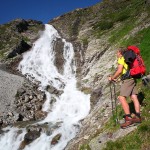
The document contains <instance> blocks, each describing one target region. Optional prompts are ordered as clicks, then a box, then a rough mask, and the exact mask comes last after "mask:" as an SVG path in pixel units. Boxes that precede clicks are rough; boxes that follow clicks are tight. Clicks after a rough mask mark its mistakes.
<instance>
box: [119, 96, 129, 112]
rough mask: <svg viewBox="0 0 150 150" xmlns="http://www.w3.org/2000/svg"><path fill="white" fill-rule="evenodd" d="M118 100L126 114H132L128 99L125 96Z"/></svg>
mask: <svg viewBox="0 0 150 150" xmlns="http://www.w3.org/2000/svg"><path fill="white" fill-rule="evenodd" d="M118 99H119V101H120V103H121V105H122V108H123V110H124V113H125V114H130V109H129V105H128V103H127V101H126V98H125V97H124V96H118Z"/></svg>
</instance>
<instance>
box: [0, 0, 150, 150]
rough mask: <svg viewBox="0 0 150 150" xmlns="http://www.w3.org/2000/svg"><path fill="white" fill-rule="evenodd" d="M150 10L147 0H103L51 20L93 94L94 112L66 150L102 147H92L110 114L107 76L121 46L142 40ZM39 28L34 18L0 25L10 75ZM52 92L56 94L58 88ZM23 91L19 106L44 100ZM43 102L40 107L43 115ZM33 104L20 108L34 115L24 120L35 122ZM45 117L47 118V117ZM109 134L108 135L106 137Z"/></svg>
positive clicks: (0, 43)
mask: <svg viewBox="0 0 150 150" xmlns="http://www.w3.org/2000/svg"><path fill="white" fill-rule="evenodd" d="M149 6H150V1H149V0H131V1H129V0H104V1H103V2H101V3H98V4H97V5H95V6H92V7H89V8H85V9H77V10H75V11H73V12H70V13H67V14H64V15H62V16H60V17H57V18H55V19H53V20H51V21H49V24H51V25H53V26H54V27H55V28H56V29H57V30H58V31H59V33H60V34H61V35H62V36H63V37H64V38H66V39H67V40H68V41H71V42H72V43H73V45H74V49H75V59H76V64H77V79H78V88H79V89H80V90H82V91H83V92H85V93H88V94H89V93H90V94H91V111H90V114H89V115H88V116H87V117H86V118H85V119H84V120H82V121H81V123H82V128H81V130H80V132H79V133H78V135H77V136H76V137H75V139H73V140H72V141H70V143H69V144H68V145H67V147H66V150H78V149H80V146H82V145H83V144H84V143H87V142H90V144H89V145H90V148H91V149H92V150H99V149H100V148H99V147H101V144H98V143H94V144H93V143H92V139H93V140H94V139H96V140H95V141H97V138H98V137H99V136H98V133H99V132H100V130H101V129H102V127H103V126H104V125H105V123H106V122H107V121H108V120H109V118H110V116H111V101H110V93H109V83H108V81H107V76H108V75H109V74H111V73H112V72H114V70H115V65H116V61H115V57H114V55H115V52H116V50H117V48H118V47H119V46H127V45H128V44H129V43H131V44H137V45H138V44H139V41H138V40H137V41H136V42H132V41H131V40H130V38H133V37H136V36H137V35H139V36H140V33H141V32H142V31H143V30H144V29H149V27H150V17H149V15H150V10H149ZM41 30H43V24H42V23H41V22H39V21H33V20H27V21H26V20H20V19H19V20H14V21H12V22H10V23H8V24H5V25H1V26H0V33H1V35H0V56H1V62H3V63H4V64H6V65H7V68H8V69H9V70H10V71H11V72H13V73H15V74H16V71H15V70H16V66H17V64H18V62H19V61H20V59H21V54H22V53H24V52H25V51H27V50H29V49H30V48H31V46H32V44H33V42H34V41H35V40H36V39H37V38H38V35H39V34H40V33H39V31H41ZM129 41H130V42H129ZM61 46H62V45H61V41H59V40H58V41H57V42H56V47H55V48H56V50H57V53H56V66H57V68H58V69H60V68H62V67H61V66H60V65H61V64H62V63H63V60H62V57H61V55H60V52H59V48H60V47H61ZM12 70H13V71H12ZM60 72H61V70H60ZM17 74H19V72H17ZM31 89H33V91H34V93H32V92H31V91H32V90H31ZM51 90H52V91H53V92H55V90H54V89H51ZM117 90H118V89H117ZM23 91H25V92H23ZM23 91H20V93H21V94H20V95H19V97H18V98H16V101H17V104H18V103H22V100H24V99H26V100H27V101H26V102H27V104H28V102H29V101H30V100H31V101H34V100H35V101H36V100H37V99H38V97H40V96H38V95H42V93H38V91H37V89H36V87H35V86H34V85H33V87H29V86H25V87H24V85H23ZM35 91H36V92H35ZM35 93H36V94H35ZM26 95H28V97H26ZM42 96H43V98H41V103H43V102H42V101H44V95H42ZM24 97H26V98H24ZM26 102H25V103H26ZM41 103H40V104H39V103H38V104H37V107H38V110H39V111H40V106H41ZM39 105H40V106H39ZM20 106H21V105H20ZM30 106H31V108H30V109H26V108H23V107H19V109H18V110H20V109H23V112H24V110H26V113H28V112H29V111H30V115H26V114H25V113H22V114H21V115H22V116H23V117H24V118H25V120H36V119H35V112H36V111H35V110H36V109H35V108H34V109H33V108H32V102H31V103H30ZM26 107H28V105H26ZM31 112H32V113H31ZM31 114H32V115H31ZM26 116H31V118H27V117H26ZM41 117H44V114H42V115H41ZM131 130H132V129H131ZM106 135H107V133H106V134H104V136H103V137H105V136H106ZM118 135H119V133H118V134H117V133H116V138H118V137H119V136H118ZM97 144H98V145H97Z"/></svg>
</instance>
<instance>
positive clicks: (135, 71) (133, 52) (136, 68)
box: [125, 45, 146, 78]
mask: <svg viewBox="0 0 150 150" xmlns="http://www.w3.org/2000/svg"><path fill="white" fill-rule="evenodd" d="M125 55H126V56H125V61H126V63H127V64H128V65H129V69H130V75H131V76H132V77H135V78H139V77H141V76H143V75H144V74H145V72H146V67H145V65H144V61H143V59H142V57H141V55H140V49H139V48H138V47H136V46H134V45H131V46H128V47H127V53H126V54H125Z"/></svg>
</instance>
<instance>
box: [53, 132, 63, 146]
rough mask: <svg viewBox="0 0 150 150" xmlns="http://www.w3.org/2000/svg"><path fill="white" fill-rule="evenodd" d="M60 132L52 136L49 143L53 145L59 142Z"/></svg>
mask: <svg viewBox="0 0 150 150" xmlns="http://www.w3.org/2000/svg"><path fill="white" fill-rule="evenodd" d="M61 136H62V135H61V134H60V133H59V134H57V135H56V136H54V137H53V139H52V141H51V145H55V144H57V143H58V142H59V140H60V138H61Z"/></svg>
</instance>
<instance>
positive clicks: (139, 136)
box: [80, 0, 150, 150]
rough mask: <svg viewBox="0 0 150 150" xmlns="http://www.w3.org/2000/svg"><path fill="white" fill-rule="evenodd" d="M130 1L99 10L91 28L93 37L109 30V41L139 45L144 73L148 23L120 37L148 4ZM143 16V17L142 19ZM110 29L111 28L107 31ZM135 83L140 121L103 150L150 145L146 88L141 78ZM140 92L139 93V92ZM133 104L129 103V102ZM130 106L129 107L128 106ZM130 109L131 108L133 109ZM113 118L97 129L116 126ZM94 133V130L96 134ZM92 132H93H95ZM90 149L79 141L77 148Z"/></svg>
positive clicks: (149, 63)
mask: <svg viewBox="0 0 150 150" xmlns="http://www.w3.org/2000/svg"><path fill="white" fill-rule="evenodd" d="M130 2H131V3H130V5H128V6H127V7H126V6H125V7H124V5H122V3H120V5H122V6H120V7H121V9H120V10H117V11H115V12H113V13H111V12H109V11H107V13H103V18H105V19H104V20H103V19H101V20H100V21H99V22H98V23H97V24H95V25H94V26H93V29H94V30H95V32H94V34H95V36H97V38H100V37H101V35H103V34H105V33H107V32H111V36H110V38H109V41H110V43H111V44H117V45H118V46H128V45H137V46H139V48H140V49H141V55H142V57H143V59H144V62H145V65H146V68H147V73H149V72H150V58H149V57H150V27H148V28H145V29H142V30H140V31H139V32H137V33H136V34H135V35H134V36H132V37H129V38H124V37H125V36H126V35H128V34H129V32H130V31H131V30H132V29H134V28H135V27H136V26H139V25H140V23H141V22H138V21H137V19H138V16H140V14H141V13H142V12H144V13H145V12H146V13H147V14H148V16H147V17H146V18H145V20H146V19H147V18H149V17H150V10H149V7H147V6H146V5H145V1H144V0H131V1H130ZM145 20H144V21H145ZM117 23H121V26H120V27H118V28H117V29H116V30H113V26H114V25H115V24H117ZM111 30H112V31H111ZM138 87H139V92H140V95H139V98H140V100H141V108H142V112H141V113H142V117H143V121H142V123H141V124H140V125H139V126H138V127H137V129H136V130H135V131H134V132H132V133H130V134H129V135H127V136H125V137H123V138H121V139H119V140H117V141H115V142H112V141H109V142H107V146H106V148H105V150H146V149H150V89H148V88H146V87H144V86H143V85H142V82H141V80H139V81H138ZM141 95H142V96H141ZM131 106H133V105H131ZM131 109H133V107H132V108H131ZM133 111H134V110H133ZM118 114H119V116H118V117H119V119H121V118H122V115H123V111H122V108H121V106H118ZM113 123H114V118H110V120H109V121H108V122H107V124H106V125H105V127H104V128H103V129H101V131H100V133H102V132H103V130H106V129H107V130H108V132H115V131H116V130H118V129H119V128H120V126H119V125H117V126H113ZM97 135H98V134H97ZM97 135H95V136H97ZM85 149H86V150H90V147H89V145H88V144H85V145H82V146H81V147H80V150H85Z"/></svg>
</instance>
